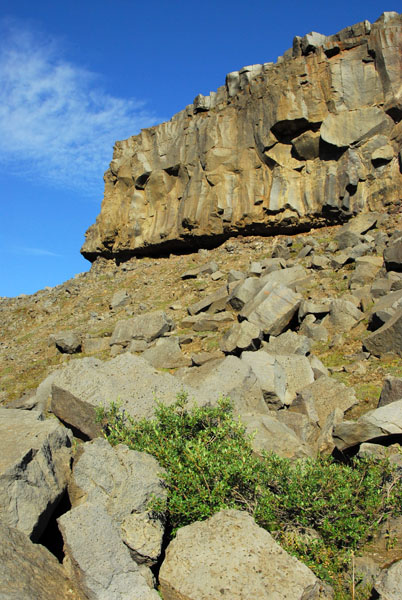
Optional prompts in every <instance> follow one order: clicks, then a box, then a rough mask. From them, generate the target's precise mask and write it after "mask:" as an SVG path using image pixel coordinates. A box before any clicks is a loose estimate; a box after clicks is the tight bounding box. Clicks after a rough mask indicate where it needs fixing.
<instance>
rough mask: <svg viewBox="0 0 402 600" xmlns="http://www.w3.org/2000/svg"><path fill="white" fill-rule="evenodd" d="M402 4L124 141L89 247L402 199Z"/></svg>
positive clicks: (305, 219) (135, 248)
mask: <svg viewBox="0 0 402 600" xmlns="http://www.w3.org/2000/svg"><path fill="white" fill-rule="evenodd" d="M401 31H402V16H401V15H398V14H397V13H384V15H382V16H381V17H380V18H379V19H378V20H377V21H376V22H375V23H373V24H370V23H369V22H368V21H364V22H362V23H358V24H357V25H354V26H352V27H349V28H346V29H344V30H342V31H340V32H339V33H337V34H335V35H332V36H329V37H325V36H323V35H320V34H317V33H313V34H308V35H306V36H304V37H303V38H300V37H296V38H295V39H294V41H293V48H292V50H289V51H287V52H286V53H285V55H284V56H283V57H281V58H280V59H278V62H277V63H276V64H273V63H266V64H263V65H252V66H249V67H245V68H243V69H241V70H240V71H236V72H233V73H229V74H228V75H227V77H226V85H225V86H222V87H220V88H219V89H218V91H217V92H211V94H210V96H206V97H204V96H202V95H199V96H197V98H196V99H195V100H194V103H193V104H192V105H189V106H187V107H186V108H185V109H184V110H183V111H181V112H180V113H178V114H177V115H175V116H174V117H173V118H172V119H171V120H170V121H168V122H166V123H162V124H161V125H158V126H156V127H152V128H150V129H145V130H143V131H142V132H141V133H140V134H139V135H137V136H133V137H131V138H129V139H127V140H124V141H121V142H117V143H116V146H115V152H114V157H113V161H112V163H111V165H110V169H109V170H108V171H107V172H106V175H105V197H104V200H103V204H102V210H101V213H100V215H99V217H98V219H97V221H96V223H95V224H94V225H92V226H91V227H90V229H89V230H88V232H87V236H86V241H85V243H84V246H83V248H82V253H83V255H84V256H85V257H86V258H88V259H89V260H90V261H94V260H95V259H96V258H97V257H99V256H104V257H108V258H117V259H118V260H124V259H125V258H128V257H129V256H132V255H136V254H147V253H151V252H154V253H155V252H159V251H162V250H164V251H166V250H171V249H179V248H181V247H185V246H189V245H192V246H193V247H194V244H197V241H198V243H200V244H205V243H208V241H210V242H211V243H214V241H219V239H223V238H224V237H228V236H229V235H236V234H237V233H250V232H251V233H260V234H269V233H272V232H275V233H276V232H278V230H279V231H283V230H292V229H293V230H302V229H308V228H309V227H311V226H319V225H321V224H323V223H328V222H333V221H339V220H346V219H347V218H349V217H350V216H351V215H353V214H356V213H359V212H364V211H367V210H374V209H376V208H379V209H381V206H382V205H383V204H384V203H385V204H389V203H392V202H394V201H395V200H397V199H399V190H400V188H401V183H402V177H401V167H400V162H399V159H398V154H399V152H400V140H401V134H400V125H399V121H400V118H401V116H402V98H401V92H400V84H401V73H402V69H401V56H402V51H401V39H402V35H401Z"/></svg>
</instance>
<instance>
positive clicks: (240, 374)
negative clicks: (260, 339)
mask: <svg viewBox="0 0 402 600" xmlns="http://www.w3.org/2000/svg"><path fill="white" fill-rule="evenodd" d="M205 367H206V369H205V370H203V368H200V369H190V370H189V371H188V372H187V373H186V374H185V375H184V377H183V381H184V382H185V383H186V384H187V385H189V386H191V387H192V388H193V389H195V390H196V392H195V393H196V395H197V396H199V397H201V398H204V399H205V401H206V402H207V401H208V402H209V403H211V404H212V405H214V404H216V402H217V400H218V399H219V398H221V397H222V398H225V397H229V398H230V399H231V400H232V402H233V405H234V412H235V413H236V414H238V415H242V414H249V413H256V414H257V413H258V414H267V413H268V412H269V409H268V407H267V405H266V403H265V401H264V397H263V393H262V390H261V386H260V385H259V382H258V379H257V377H256V375H255V373H254V371H253V370H252V369H251V367H250V366H249V365H248V364H246V362H245V361H243V360H240V358H238V357H236V356H226V357H225V358H224V359H223V360H221V361H218V362H214V363H207V364H206V365H204V368H205Z"/></svg>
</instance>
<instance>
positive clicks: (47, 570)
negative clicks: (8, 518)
mask: <svg viewBox="0 0 402 600" xmlns="http://www.w3.org/2000/svg"><path fill="white" fill-rule="evenodd" d="M0 581H1V590H0V598H1V600H55V599H56V598H57V600H87V598H88V597H87V596H86V594H84V592H83V590H81V589H80V588H79V586H78V584H77V583H76V582H74V581H72V580H71V579H70V578H69V577H68V576H67V572H66V571H65V569H64V568H63V567H62V565H61V564H60V563H59V562H58V560H57V559H56V558H55V557H54V556H53V554H51V553H50V552H49V550H47V549H46V548H45V547H44V546H41V545H40V544H33V543H32V542H31V540H30V539H29V538H28V537H27V536H26V535H25V534H24V533H22V532H21V531H18V530H17V529H15V528H13V527H9V526H8V525H7V524H6V523H4V522H3V521H2V520H0Z"/></svg>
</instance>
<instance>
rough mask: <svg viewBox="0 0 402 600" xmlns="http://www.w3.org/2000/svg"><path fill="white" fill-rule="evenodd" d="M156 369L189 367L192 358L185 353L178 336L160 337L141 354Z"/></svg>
mask: <svg viewBox="0 0 402 600" xmlns="http://www.w3.org/2000/svg"><path fill="white" fill-rule="evenodd" d="M141 356H142V358H145V360H147V361H148V362H149V363H150V364H151V365H152V366H153V367H155V369H175V368H177V367H188V366H190V365H191V358H190V357H189V356H186V355H185V354H183V352H182V351H181V348H180V344H179V339H178V338H177V337H168V338H160V339H159V340H156V342H155V344H154V345H153V346H152V347H151V348H148V350H145V352H143V353H142V354H141Z"/></svg>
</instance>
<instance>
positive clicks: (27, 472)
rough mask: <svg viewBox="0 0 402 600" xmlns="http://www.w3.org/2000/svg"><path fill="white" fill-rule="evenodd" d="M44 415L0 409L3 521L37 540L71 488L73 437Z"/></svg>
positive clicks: (0, 477)
mask: <svg viewBox="0 0 402 600" xmlns="http://www.w3.org/2000/svg"><path fill="white" fill-rule="evenodd" d="M38 418H39V415H38V413H36V412H28V411H25V410H24V411H22V410H17V409H11V408H10V409H6V408H0V521H1V522H3V523H6V524H7V525H9V526H10V527H15V528H17V529H18V530H20V531H22V532H23V533H25V534H26V535H28V536H30V537H31V539H32V540H33V541H38V540H39V538H40V536H41V534H42V533H43V531H44V529H45V527H46V525H47V523H48V521H49V519H50V517H51V515H52V513H53V511H54V510H55V508H56V507H57V504H58V502H59V501H60V499H61V497H62V495H63V493H64V492H65V490H66V488H67V482H68V479H69V477H70V461H71V445H72V439H73V436H72V434H71V432H70V431H69V430H67V429H66V428H65V427H63V426H62V425H60V423H59V422H58V421H57V420H56V419H47V420H46V421H41V420H38ZM0 594H1V592H0Z"/></svg>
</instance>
